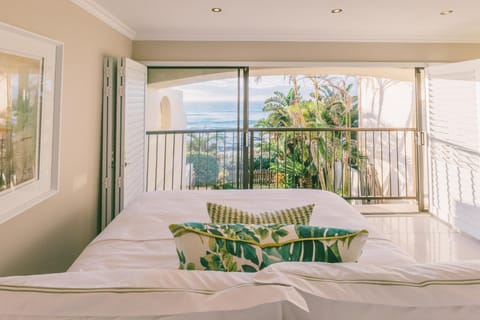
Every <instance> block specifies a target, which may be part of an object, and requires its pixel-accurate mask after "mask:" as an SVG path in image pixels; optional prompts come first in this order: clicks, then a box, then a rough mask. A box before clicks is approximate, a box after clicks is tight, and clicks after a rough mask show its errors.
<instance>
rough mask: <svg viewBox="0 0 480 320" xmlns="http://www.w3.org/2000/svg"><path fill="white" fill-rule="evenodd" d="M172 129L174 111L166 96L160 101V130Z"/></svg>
mask: <svg viewBox="0 0 480 320" xmlns="http://www.w3.org/2000/svg"><path fill="white" fill-rule="evenodd" d="M171 128H172V110H171V104H170V99H169V98H168V97H167V96H165V97H163V98H162V100H161V101H160V129H162V130H165V129H171Z"/></svg>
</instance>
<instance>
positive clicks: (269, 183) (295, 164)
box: [146, 128, 417, 201]
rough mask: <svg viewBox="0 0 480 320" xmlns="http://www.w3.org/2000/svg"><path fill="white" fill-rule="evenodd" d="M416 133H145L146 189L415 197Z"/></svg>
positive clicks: (313, 130)
mask: <svg viewBox="0 0 480 320" xmlns="http://www.w3.org/2000/svg"><path fill="white" fill-rule="evenodd" d="M415 145H416V144H415V130H414V129H410V128H389V129H383V128H373V129H370V128H368V129H367V128H298V129H297V128H295V129H293V128H251V129H249V130H248V131H246V132H244V131H238V130H228V129H227V130H224V129H221V130H168V131H149V132H147V172H146V181H147V182H146V190H147V191H154V190H181V189H232V188H234V189H241V188H259V189H260V188H262V189H265V188H314V189H323V190H329V191H332V192H335V193H337V194H339V195H340V196H342V197H344V198H345V199H359V200H366V201H372V200H378V201H380V200H389V199H392V200H393V199H415V198H416V182H417V178H416V177H417V174H416V168H415V163H416V161H415V157H416V154H415V150H416V148H415Z"/></svg>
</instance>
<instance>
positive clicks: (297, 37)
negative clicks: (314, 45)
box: [135, 33, 480, 44]
mask: <svg viewBox="0 0 480 320" xmlns="http://www.w3.org/2000/svg"><path fill="white" fill-rule="evenodd" d="M135 40H138V41H142V40H145V41H212V42H213V41H224V42H228V41H238V42H242V41H247V42H257V41H259V42H271V41H273V42H339V43H341V42H359V43H362V42H365V43H457V44H462V43H465V44H472V43H474V44H476V43H480V40H478V39H475V38H460V39H459V38H453V37H451V38H450V37H426V36H416V35H412V36H410V37H404V38H392V37H388V36H383V37H381V36H377V37H362V36H357V37H352V36H351V37H339V36H336V37H333V36H332V37H325V36H322V37H318V36H314V35H310V34H282V35H278V34H273V33H272V34H260V35H259V34H241V35H232V34H229V35H224V34H213V33H210V34H193V33H190V34H174V33H172V34H162V35H158V34H155V33H137V35H136V37H135Z"/></svg>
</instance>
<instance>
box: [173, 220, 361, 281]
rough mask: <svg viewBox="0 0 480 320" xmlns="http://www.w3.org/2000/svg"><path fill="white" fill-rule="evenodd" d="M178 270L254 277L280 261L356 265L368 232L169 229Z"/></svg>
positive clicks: (190, 225) (275, 227)
mask: <svg viewBox="0 0 480 320" xmlns="http://www.w3.org/2000/svg"><path fill="white" fill-rule="evenodd" d="M169 228H170V231H171V232H172V234H173V236H174V238H175V244H176V247H177V254H178V257H179V260H180V266H179V268H180V269H187V270H216V271H236V272H256V271H259V270H261V269H263V268H265V267H267V266H269V265H271V264H273V263H277V262H284V261H305V262H306V261H321V262H331V263H334V262H355V261H357V259H358V258H359V257H360V255H361V253H362V248H363V245H364V244H365V241H366V240H367V237H368V231H367V230H345V229H337V228H320V227H315V226H304V225H293V224H289V225H285V224H258V225H257V224H213V223H199V222H187V223H182V224H171V225H170V226H169Z"/></svg>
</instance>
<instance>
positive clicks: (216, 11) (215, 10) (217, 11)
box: [212, 8, 222, 13]
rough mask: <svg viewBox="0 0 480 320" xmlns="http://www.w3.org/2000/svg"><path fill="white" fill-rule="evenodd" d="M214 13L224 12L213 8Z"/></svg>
mask: <svg viewBox="0 0 480 320" xmlns="http://www.w3.org/2000/svg"><path fill="white" fill-rule="evenodd" d="M212 12H215V13H219V12H222V8H212Z"/></svg>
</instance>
